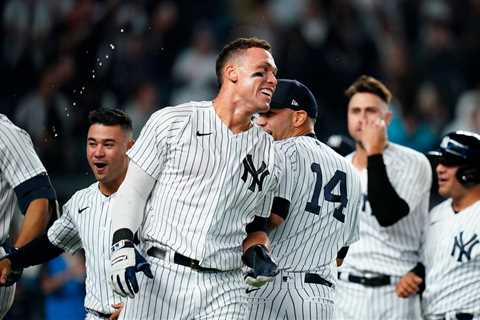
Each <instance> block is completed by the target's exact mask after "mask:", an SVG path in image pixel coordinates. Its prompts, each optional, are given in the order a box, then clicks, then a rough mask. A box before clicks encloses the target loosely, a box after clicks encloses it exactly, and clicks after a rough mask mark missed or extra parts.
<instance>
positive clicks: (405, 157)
mask: <svg viewBox="0 0 480 320" xmlns="http://www.w3.org/2000/svg"><path fill="white" fill-rule="evenodd" d="M352 158H353V154H351V155H349V156H348V159H350V160H351V159H352ZM383 160H384V163H385V167H386V170H387V175H388V178H389V180H390V182H391V184H392V186H393V188H394V189H395V191H396V192H397V193H398V195H399V196H400V197H401V198H402V199H404V200H405V201H406V202H407V204H408V206H409V208H410V211H409V213H408V215H407V216H406V217H404V218H402V219H401V220H400V221H398V222H397V223H395V224H394V225H393V226H389V227H382V226H380V224H379V223H378V221H377V219H376V218H375V217H374V216H373V215H372V211H371V208H370V204H369V203H368V200H367V198H368V195H367V183H368V182H367V170H366V169H364V170H362V171H360V172H359V173H360V178H361V182H362V190H363V193H364V202H363V204H362V206H361V208H360V241H358V242H356V243H354V244H353V245H352V246H350V249H349V250H348V254H347V257H346V258H345V260H344V262H343V265H342V269H343V270H355V271H360V272H375V273H380V274H387V275H394V276H402V275H403V274H405V273H406V272H408V271H409V270H410V269H412V268H413V267H414V266H415V265H416V264H417V262H418V261H419V249H420V242H421V236H422V233H423V229H424V226H425V223H426V221H427V215H428V205H429V197H430V187H431V183H432V173H431V172H432V171H431V167H430V164H429V162H428V160H427V158H426V157H425V156H424V155H423V154H421V153H419V152H417V151H414V150H412V149H409V148H406V147H403V146H400V145H398V144H394V143H389V145H388V147H387V148H386V149H385V151H384V153H383Z"/></svg>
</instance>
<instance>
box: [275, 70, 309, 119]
mask: <svg viewBox="0 0 480 320" xmlns="http://www.w3.org/2000/svg"><path fill="white" fill-rule="evenodd" d="M283 108H289V109H292V110H296V111H298V110H304V111H306V112H307V114H308V116H309V117H310V118H314V119H315V118H316V117H317V109H318V107H317V101H316V100H315V97H314V96H313V94H312V92H311V91H310V90H309V89H308V88H307V87H306V86H305V85H303V84H302V83H300V82H299V81H297V80H290V79H278V82H277V89H275V92H274V93H273V97H272V101H271V102H270V109H283Z"/></svg>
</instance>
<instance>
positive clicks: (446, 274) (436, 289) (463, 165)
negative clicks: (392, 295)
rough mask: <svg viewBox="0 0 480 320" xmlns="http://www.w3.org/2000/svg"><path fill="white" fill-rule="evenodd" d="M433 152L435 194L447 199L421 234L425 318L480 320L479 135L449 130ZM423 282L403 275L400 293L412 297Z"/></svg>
mask: <svg viewBox="0 0 480 320" xmlns="http://www.w3.org/2000/svg"><path fill="white" fill-rule="evenodd" d="M434 155H435V156H436V157H437V159H438V165H437V167H436V172H437V176H438V186H439V188H438V192H439V193H440V195H442V196H443V197H446V198H448V199H447V200H445V201H444V202H442V203H440V204H439V205H437V206H436V207H435V208H433V209H432V211H431V212H430V215H429V223H428V224H427V226H426V231H425V236H424V238H423V244H422V262H423V264H424V267H425V270H424V272H425V287H426V288H425V291H424V293H423V312H424V316H425V319H465V320H466V319H472V320H473V319H480V304H479V303H478V302H479V301H480V291H479V290H478V284H479V283H480V241H479V238H478V237H479V235H480V135H478V134H474V133H471V132H467V131H456V132H452V133H450V134H448V135H446V136H445V137H444V138H443V140H442V142H441V144H440V150H439V151H437V152H435V153H434ZM417 270H419V269H418V268H417ZM422 281H423V279H422V277H421V275H420V274H418V275H417V274H415V273H413V272H409V273H407V274H406V275H405V276H404V277H403V278H402V280H401V281H400V282H399V283H398V285H397V293H398V295H399V296H400V297H409V296H411V295H415V293H416V292H417V291H418V288H419V285H420V283H421V282H422Z"/></svg>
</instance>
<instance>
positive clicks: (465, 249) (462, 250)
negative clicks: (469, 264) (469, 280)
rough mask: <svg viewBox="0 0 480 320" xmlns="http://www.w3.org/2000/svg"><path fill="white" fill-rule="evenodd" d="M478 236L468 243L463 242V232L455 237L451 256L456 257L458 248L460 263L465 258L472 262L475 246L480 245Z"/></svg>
mask: <svg viewBox="0 0 480 320" xmlns="http://www.w3.org/2000/svg"><path fill="white" fill-rule="evenodd" d="M477 237H478V236H477V234H476V233H474V234H473V236H472V237H471V238H470V240H468V241H467V242H463V231H462V232H460V233H459V234H458V236H455V239H454V243H453V249H452V253H451V256H452V257H455V253H456V252H457V248H458V251H459V252H458V258H457V261H458V262H463V257H464V256H465V258H466V259H467V261H470V260H471V259H472V257H471V255H472V250H473V247H475V245H477V244H479V243H480V240H478V239H477Z"/></svg>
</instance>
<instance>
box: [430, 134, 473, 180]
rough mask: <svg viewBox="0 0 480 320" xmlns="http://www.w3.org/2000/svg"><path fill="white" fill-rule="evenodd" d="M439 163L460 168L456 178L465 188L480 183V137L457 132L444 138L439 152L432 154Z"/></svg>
mask: <svg viewBox="0 0 480 320" xmlns="http://www.w3.org/2000/svg"><path fill="white" fill-rule="evenodd" d="M430 155H433V156H436V157H437V158H438V161H439V163H441V164H443V165H446V166H459V169H458V171H457V174H456V177H457V179H458V181H459V182H460V183H461V184H462V185H465V186H472V185H476V184H479V183H480V135H478V134H475V133H473V132H468V131H455V132H451V133H449V134H447V135H446V136H444V137H443V139H442V142H441V143H440V149H439V150H438V151H434V152H431V153H430Z"/></svg>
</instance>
